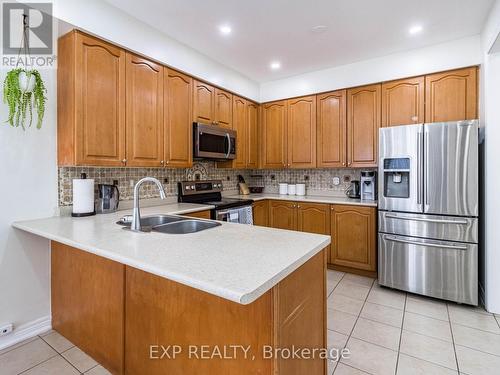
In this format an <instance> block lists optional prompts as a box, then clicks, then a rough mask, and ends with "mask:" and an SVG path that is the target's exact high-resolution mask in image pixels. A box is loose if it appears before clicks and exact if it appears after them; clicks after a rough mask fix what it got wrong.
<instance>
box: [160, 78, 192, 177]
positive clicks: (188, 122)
mask: <svg viewBox="0 0 500 375" xmlns="http://www.w3.org/2000/svg"><path fill="white" fill-rule="evenodd" d="M192 87H193V79H192V78H191V77H189V76H187V75H185V74H182V73H179V72H177V71H175V70H172V69H168V68H164V101H163V102H164V118H165V128H164V129H165V137H164V139H165V142H164V148H165V166H166V167H175V168H189V167H191V166H192V164H193V143H192V134H193V117H192V113H193V112H192Z"/></svg>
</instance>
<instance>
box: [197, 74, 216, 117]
mask: <svg viewBox="0 0 500 375" xmlns="http://www.w3.org/2000/svg"><path fill="white" fill-rule="evenodd" d="M193 111H194V112H193V113H194V115H193V117H194V121H196V122H202V123H204V124H212V123H213V122H214V121H215V88H214V87H212V86H210V85H208V84H206V83H203V82H200V81H196V80H194V98H193Z"/></svg>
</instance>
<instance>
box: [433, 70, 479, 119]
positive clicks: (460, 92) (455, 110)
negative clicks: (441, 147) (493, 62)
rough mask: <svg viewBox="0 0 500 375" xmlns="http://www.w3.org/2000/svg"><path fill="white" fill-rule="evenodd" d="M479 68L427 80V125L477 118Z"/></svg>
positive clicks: (442, 74)
mask: <svg viewBox="0 0 500 375" xmlns="http://www.w3.org/2000/svg"><path fill="white" fill-rule="evenodd" d="M476 76H477V68H476V67H472V68H466V69H459V70H453V71H450V72H444V73H437V74H431V75H428V76H426V77H425V95H426V98H425V101H426V105H425V122H444V121H457V120H473V119H475V118H477V77H476Z"/></svg>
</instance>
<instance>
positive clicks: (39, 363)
mask: <svg viewBox="0 0 500 375" xmlns="http://www.w3.org/2000/svg"><path fill="white" fill-rule="evenodd" d="M47 345H48V344H47ZM57 356H60V355H59V353H57V352H56V354H54V355H53V356H51V357H49V358H47V359H44V360H43V361H41V362H38V363H37V364H36V365H33V366H31V367H30V368H27V369H26V370H23V371H21V372H18V373H17V375H21V374H24V373H26V372H28V371H30V370H32V369H34V368H35V367H36V366H39V365H41V364H42V363H45V362H47V361H50V360H51V359H52V358H55V357H57Z"/></svg>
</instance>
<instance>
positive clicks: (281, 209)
mask: <svg viewBox="0 0 500 375" xmlns="http://www.w3.org/2000/svg"><path fill="white" fill-rule="evenodd" d="M296 207H297V203H296V202H289V201H271V202H270V203H269V226H270V227H271V228H277V229H288V230H297V214H296V211H295V209H296Z"/></svg>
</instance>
